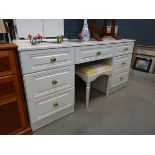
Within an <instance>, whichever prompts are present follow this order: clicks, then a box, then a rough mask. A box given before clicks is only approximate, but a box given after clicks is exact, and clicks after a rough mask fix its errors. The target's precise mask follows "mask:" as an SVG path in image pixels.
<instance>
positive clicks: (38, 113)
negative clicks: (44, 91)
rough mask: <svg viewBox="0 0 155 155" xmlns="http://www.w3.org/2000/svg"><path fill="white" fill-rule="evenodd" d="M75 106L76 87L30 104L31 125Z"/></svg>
mask: <svg viewBox="0 0 155 155" xmlns="http://www.w3.org/2000/svg"><path fill="white" fill-rule="evenodd" d="M73 105H74V87H73V88H70V89H66V90H62V91H60V92H57V93H54V94H51V95H49V96H46V97H43V98H41V99H39V100H36V101H35V102H30V103H28V107H29V113H30V120H31V123H35V122H38V121H40V120H42V119H44V118H47V117H48V116H50V115H52V114H54V113H57V112H60V111H61V110H64V109H66V108H68V107H70V106H73Z"/></svg>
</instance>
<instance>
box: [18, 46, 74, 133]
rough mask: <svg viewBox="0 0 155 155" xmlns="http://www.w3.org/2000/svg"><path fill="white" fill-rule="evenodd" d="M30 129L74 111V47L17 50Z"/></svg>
mask: <svg viewBox="0 0 155 155" xmlns="http://www.w3.org/2000/svg"><path fill="white" fill-rule="evenodd" d="M19 58H20V63H21V68H22V75H23V81H24V87H25V92H26V99H27V105H28V111H29V116H30V122H31V127H32V130H33V131H35V130H37V129H39V128H41V127H43V126H45V125H47V124H49V123H51V122H53V121H55V120H57V119H59V118H61V117H63V116H65V115H67V114H69V113H72V112H74V91H75V90H74V89H75V88H74V87H75V85H74V83H75V81H74V79H75V78H74V76H75V66H74V48H57V49H52V48H50V49H33V50H22V51H19Z"/></svg>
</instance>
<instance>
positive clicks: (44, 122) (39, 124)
mask: <svg viewBox="0 0 155 155" xmlns="http://www.w3.org/2000/svg"><path fill="white" fill-rule="evenodd" d="M72 112H74V105H73V106H71V107H69V108H66V109H64V110H62V111H60V112H58V113H56V114H54V115H51V116H49V117H47V118H45V119H43V120H41V121H39V122H37V123H33V124H31V128H32V130H33V131H35V130H37V129H39V128H41V127H43V126H45V125H48V124H49V123H52V122H53V121H55V120H57V119H59V118H62V117H63V116H66V115H68V114H70V113H72Z"/></svg>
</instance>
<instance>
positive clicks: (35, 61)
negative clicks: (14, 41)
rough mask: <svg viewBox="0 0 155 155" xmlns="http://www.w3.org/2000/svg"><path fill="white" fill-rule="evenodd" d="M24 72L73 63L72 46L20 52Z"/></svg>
mask: <svg viewBox="0 0 155 155" xmlns="http://www.w3.org/2000/svg"><path fill="white" fill-rule="evenodd" d="M20 57H21V65H22V70H23V73H24V74H27V73H33V72H37V71H43V70H47V69H52V68H57V67H62V66H67V65H72V64H74V48H58V49H45V50H35V51H24V52H20Z"/></svg>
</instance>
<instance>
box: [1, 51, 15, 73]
mask: <svg viewBox="0 0 155 155" xmlns="http://www.w3.org/2000/svg"><path fill="white" fill-rule="evenodd" d="M13 53H14V52H13V51H0V76H6V75H11V74H15V72H16V63H15V60H14V55H13Z"/></svg>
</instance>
